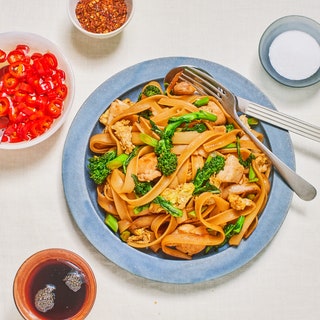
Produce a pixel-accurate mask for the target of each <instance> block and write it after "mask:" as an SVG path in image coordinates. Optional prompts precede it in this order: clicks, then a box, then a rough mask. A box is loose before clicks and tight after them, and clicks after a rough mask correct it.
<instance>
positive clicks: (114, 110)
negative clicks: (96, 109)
mask: <svg viewBox="0 0 320 320" xmlns="http://www.w3.org/2000/svg"><path fill="white" fill-rule="evenodd" d="M130 103H131V101H130V100H125V101H121V100H115V101H113V102H112V103H111V105H110V107H109V108H108V110H107V111H106V112H105V113H103V114H102V115H101V116H100V118H99V121H100V122H101V123H102V124H103V125H105V126H106V127H107V126H108V125H109V124H110V123H111V121H112V120H113V119H114V118H115V117H117V116H118V115H119V114H121V113H122V112H123V111H124V110H126V109H128V108H130V106H131V105H130Z"/></svg>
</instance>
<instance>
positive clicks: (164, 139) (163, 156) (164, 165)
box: [140, 110, 217, 176]
mask: <svg viewBox="0 0 320 320" xmlns="http://www.w3.org/2000/svg"><path fill="white" fill-rule="evenodd" d="M195 120H209V121H216V120H217V116H216V115H214V114H212V113H210V112H206V111H203V110H199V111H197V112H192V113H188V114H185V115H183V116H179V117H172V118H170V119H169V120H168V125H167V126H166V127H165V128H164V130H161V129H160V128H158V127H157V125H156V124H155V123H154V122H153V121H152V120H150V123H151V128H152V130H153V131H154V132H155V133H156V134H158V135H159V137H160V140H159V141H158V140H156V139H154V138H152V137H150V136H147V135H146V134H141V135H140V137H141V140H142V141H143V142H144V143H146V144H148V145H150V146H153V147H154V152H155V154H156V155H157V157H158V169H159V170H160V171H161V172H162V174H163V175H165V176H169V175H170V174H172V173H173V172H174V171H175V170H176V168H177V165H178V158H177V156H176V155H175V154H174V153H172V152H171V148H172V137H173V135H174V133H175V131H176V129H177V128H178V127H179V126H180V125H182V124H183V123H190V122H192V121H195Z"/></svg>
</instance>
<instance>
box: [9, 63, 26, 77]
mask: <svg viewBox="0 0 320 320" xmlns="http://www.w3.org/2000/svg"><path fill="white" fill-rule="evenodd" d="M9 72H10V73H11V75H12V76H14V77H15V78H19V79H20V78H23V77H25V76H26V75H27V65H26V64H25V63H24V62H22V61H17V62H14V63H12V64H10V65H9Z"/></svg>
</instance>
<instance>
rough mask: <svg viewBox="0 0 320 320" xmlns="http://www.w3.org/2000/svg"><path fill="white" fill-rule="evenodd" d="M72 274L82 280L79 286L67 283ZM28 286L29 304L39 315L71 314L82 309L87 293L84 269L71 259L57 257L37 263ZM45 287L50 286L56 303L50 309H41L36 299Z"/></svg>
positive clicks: (65, 316) (61, 316)
mask: <svg viewBox="0 0 320 320" xmlns="http://www.w3.org/2000/svg"><path fill="white" fill-rule="evenodd" d="M70 275H75V276H76V279H78V280H79V279H80V280H81V282H80V284H79V282H78V286H76V288H73V289H74V290H72V289H71V288H70V287H69V286H68V280H67V279H69V278H70ZM27 287H28V288H29V289H28V290H29V291H28V292H27V299H28V304H29V306H30V308H31V309H32V312H33V313H34V314H35V315H37V316H39V318H40V319H52V320H54V319H57V320H63V319H69V318H71V317H72V316H74V315H75V314H77V313H78V312H79V311H80V309H81V307H82V305H83V303H84V302H85V299H86V294H87V283H86V282H85V278H84V275H83V273H82V272H81V270H80V269H79V268H78V267H77V266H75V265H73V264H72V263H70V262H68V261H64V260H58V259H51V260H47V261H46V262H44V263H41V264H40V265H39V266H38V267H36V268H35V269H34V271H33V272H32V274H31V275H30V278H29V280H28V283H27ZM45 288H49V291H50V293H49V295H51V297H52V298H53V300H52V302H53V303H54V305H53V307H52V306H51V308H50V310H47V311H39V310H38V309H37V307H36V300H38V301H39V291H40V290H43V289H45ZM40 292H41V291H40ZM37 293H38V295H37ZM43 303H44V304H45V303H46V301H45V302H42V304H43Z"/></svg>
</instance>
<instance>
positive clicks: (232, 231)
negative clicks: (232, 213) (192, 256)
mask: <svg viewBox="0 0 320 320" xmlns="http://www.w3.org/2000/svg"><path fill="white" fill-rule="evenodd" d="M244 221H245V217H244V216H240V217H239V218H238V219H237V221H236V223H229V224H227V225H226V226H225V227H224V228H223V231H224V234H225V239H224V241H223V242H222V243H221V244H219V245H218V246H208V247H207V248H206V251H205V252H206V253H208V252H209V251H210V250H211V249H215V250H217V249H218V248H220V247H223V246H224V245H225V244H226V243H228V242H229V240H230V239H231V238H232V237H233V236H234V235H236V234H239V233H240V232H241V230H242V227H243V224H244Z"/></svg>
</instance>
